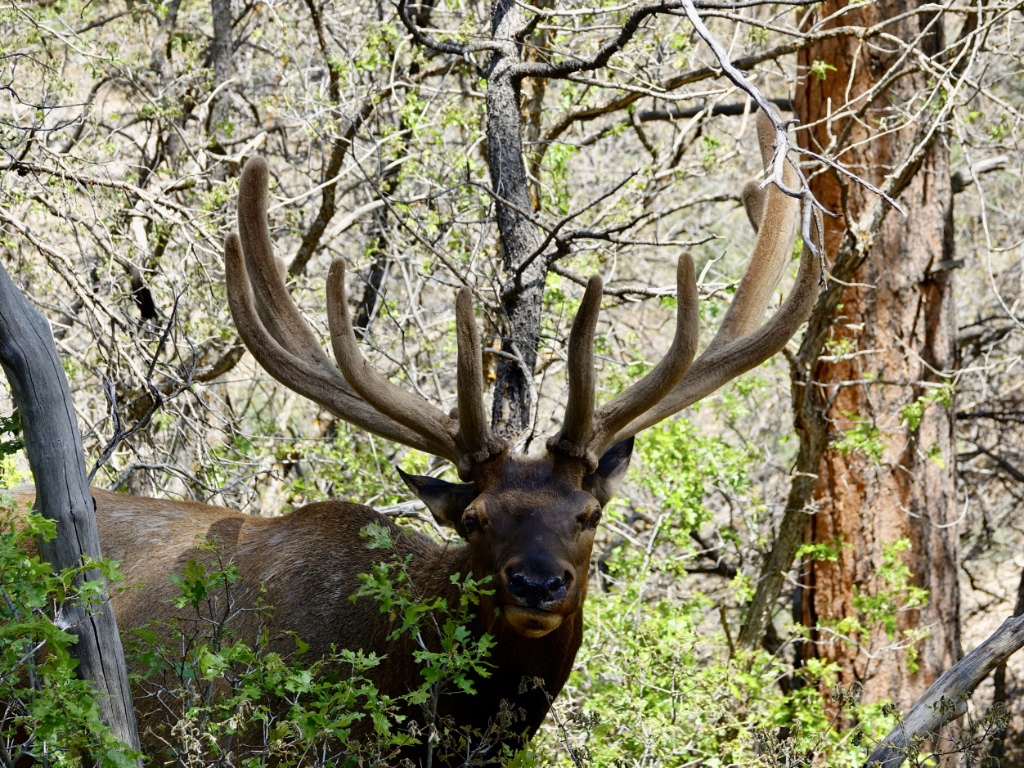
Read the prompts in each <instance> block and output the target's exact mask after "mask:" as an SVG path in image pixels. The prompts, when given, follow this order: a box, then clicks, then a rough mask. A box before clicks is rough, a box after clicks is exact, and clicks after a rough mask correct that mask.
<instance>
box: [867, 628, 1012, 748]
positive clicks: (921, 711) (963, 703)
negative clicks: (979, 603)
mask: <svg viewBox="0 0 1024 768" xmlns="http://www.w3.org/2000/svg"><path fill="white" fill-rule="evenodd" d="M1022 647H1024V616H1016V617H1013V618H1009V619H1007V620H1006V621H1004V622H1003V625H1002V626H1001V627H999V629H998V630H996V632H995V634H993V635H992V636H991V637H989V639H988V640H986V641H985V642H984V643H982V644H981V645H979V646H978V647H977V648H975V649H974V650H973V651H971V652H970V653H969V654H967V655H966V656H964V658H962V659H961V660H960V661H959V662H957V663H956V664H955V665H954V666H953V667H951V668H950V669H948V670H946V671H945V672H944V673H943V675H942V677H940V678H939V679H938V680H936V681H935V682H934V683H933V684H932V687H931V688H929V689H928V690H927V691H925V694H924V696H922V697H921V698H920V699H918V700H917V703H915V704H914V706H913V707H911V709H910V712H909V713H908V714H907V716H906V717H905V718H903V720H901V721H900V722H899V724H897V726H896V727H895V728H893V729H892V731H891V732H890V733H889V735H888V736H886V737H885V738H884V739H883V740H882V743H881V744H879V745H878V746H877V747H875V750H874V751H873V752H872V753H871V756H870V757H869V758H868V759H867V762H866V763H865V764H864V768H870V767H871V766H881V768H899V766H901V765H903V761H904V760H906V759H907V751H908V747H910V745H911V744H913V743H914V742H920V741H925V740H927V739H929V738H931V737H932V736H933V735H934V734H936V733H938V731H939V729H940V728H942V726H944V725H945V724H946V723H948V722H950V721H951V720H955V719H956V718H958V717H960V716H961V715H963V714H964V713H965V712H966V711H967V700H968V699H969V698H970V695H971V693H973V692H974V689H975V688H977V687H978V684H979V683H980V682H981V681H982V680H984V679H985V678H986V677H988V675H989V673H990V672H991V671H992V670H994V669H995V668H996V667H998V666H999V665H1000V664H1002V663H1003V662H1004V661H1006V659H1008V658H1009V657H1010V656H1012V655H1013V654H1015V653H1016V652H1017V651H1019V650H1020V649H1021V648H1022Z"/></svg>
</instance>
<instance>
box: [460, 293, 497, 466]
mask: <svg viewBox="0 0 1024 768" xmlns="http://www.w3.org/2000/svg"><path fill="white" fill-rule="evenodd" d="M455 334H456V338H457V341H458V381H457V384H458V395H459V447H460V448H461V449H462V450H463V451H464V452H465V453H466V454H467V455H466V456H465V457H464V458H466V459H470V460H471V461H472V462H483V461H487V459H489V458H490V457H491V456H492V455H493V454H495V453H498V452H500V451H501V450H502V449H503V448H504V445H505V444H504V441H500V440H496V439H495V438H494V436H493V435H492V434H491V427H490V424H489V423H488V421H487V411H486V409H485V408H484V398H483V391H484V369H483V358H482V356H481V350H480V334H479V332H478V331H477V327H476V320H475V319H474V317H473V295H472V292H471V291H470V290H469V288H463V289H462V290H460V291H459V293H458V296H457V297H456V299H455ZM460 471H462V470H460ZM466 471H468V467H467V468H466Z"/></svg>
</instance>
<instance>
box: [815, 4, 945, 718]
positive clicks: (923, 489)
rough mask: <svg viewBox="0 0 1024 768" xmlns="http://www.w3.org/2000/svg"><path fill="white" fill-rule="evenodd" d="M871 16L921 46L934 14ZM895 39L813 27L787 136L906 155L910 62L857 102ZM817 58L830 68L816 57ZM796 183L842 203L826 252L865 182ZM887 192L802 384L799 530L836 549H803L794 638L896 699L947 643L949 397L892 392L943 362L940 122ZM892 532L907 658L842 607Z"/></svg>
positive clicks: (824, 148)
mask: <svg viewBox="0 0 1024 768" xmlns="http://www.w3.org/2000/svg"><path fill="white" fill-rule="evenodd" d="M918 4H919V3H916V2H912V1H910V2H908V1H907V0H881V2H878V3H874V4H871V5H865V6H859V7H856V8H847V10H846V11H845V13H843V14H842V15H840V16H838V18H837V19H836V20H835V21H834V25H835V26H839V25H843V26H846V25H856V26H862V27H867V26H870V25H873V24H877V23H879V22H880V21H882V20H884V19H891V18H893V17H895V16H898V15H899V14H902V13H906V12H907V11H910V10H912V9H913V8H914V7H915V6H917V5H918ZM845 5H846V3H845V2H837V1H836V0H826V2H824V3H823V4H822V5H820V6H818V7H817V9H816V10H815V11H814V13H816V14H818V15H819V16H818V18H821V17H827V16H831V15H832V14H836V13H837V12H838V11H839V10H840V9H841V8H843V7H844V6H845ZM929 25H930V26H929ZM886 31H887V32H888V33H889V34H890V35H893V36H895V37H898V38H900V39H902V40H906V41H911V40H915V39H917V43H916V45H917V47H918V48H919V49H920V50H921V51H922V52H923V53H925V54H926V55H929V56H932V55H934V54H935V53H936V52H937V51H938V50H939V49H940V48H941V46H942V42H943V35H942V26H941V21H939V20H936V19H935V18H934V17H933V15H931V14H917V15H912V16H908V17H907V18H906V19H903V20H901V21H899V22H896V23H893V24H891V25H889V26H888V27H887V28H886ZM902 54H903V51H902V50H901V48H900V47H899V46H898V45H896V44H894V43H890V42H888V41H885V40H881V39H878V38H875V39H873V40H870V41H859V40H857V39H856V38H852V37H841V38H836V39H832V40H825V41H823V42H822V43H820V44H819V45H816V46H815V47H813V48H810V49H808V50H806V51H805V52H803V53H802V54H801V55H800V65H801V69H802V72H801V74H802V75H804V77H803V78H802V80H801V82H800V84H799V85H798V87H797V91H796V99H795V106H796V112H797V116H798V117H799V119H800V123H801V124H802V125H806V126H809V129H808V130H803V131H800V132H799V134H798V135H799V140H800V141H801V143H802V144H803V145H804V146H809V147H810V148H811V149H813V150H815V151H817V152H819V153H822V152H824V153H828V154H832V152H833V150H829V149H828V148H829V146H830V145H831V144H833V143H834V142H835V141H836V140H837V139H838V140H839V141H840V142H841V145H842V146H845V147H846V150H845V151H844V152H842V153H841V154H839V156H838V159H839V160H840V161H841V162H842V163H843V164H844V165H845V166H846V167H848V168H850V169H851V170H852V171H854V172H855V173H857V174H858V175H860V176H861V177H862V178H865V179H866V180H868V181H870V182H872V183H874V184H875V185H877V186H882V184H883V183H884V179H885V177H886V175H887V174H888V173H890V172H891V171H892V169H893V167H894V165H895V164H896V163H897V162H898V159H899V158H900V157H901V156H906V154H907V150H908V149H909V147H908V146H907V145H908V143H909V142H910V141H911V140H912V136H913V132H914V126H913V125H910V126H909V127H903V128H898V129H895V130H894V129H893V127H894V126H901V125H903V124H904V123H905V122H906V115H907V114H908V113H909V114H913V113H914V111H915V110H917V109H920V108H921V107H922V106H923V102H922V98H923V95H924V94H925V93H927V91H928V89H929V85H930V84H929V82H928V76H927V75H926V74H922V73H920V72H907V73H905V74H903V75H902V76H900V77H898V78H896V79H895V80H894V81H893V82H891V83H890V84H888V85H887V86H885V87H883V88H881V89H880V91H879V92H878V94H877V95H876V97H875V98H874V100H873V101H871V102H870V103H867V99H865V98H864V97H865V94H867V93H868V92H869V91H870V90H871V89H872V88H875V87H877V86H878V84H879V83H880V82H882V81H883V80H884V79H885V78H888V77H889V76H890V75H892V74H893V72H895V71H897V70H895V69H894V68H896V67H904V68H905V67H907V65H908V64H913V63H914V57H913V56H909V57H903V56H902ZM901 57H902V58H905V60H904V61H903V62H902V63H901V62H900V59H901ZM814 62H819V64H817V65H814ZM822 62H823V63H824V64H825V65H828V67H835V70H832V69H830V68H823V67H821V64H820V63H822ZM812 65H813V66H812ZM815 72H824V74H825V78H824V79H820V78H819V77H818V76H817V75H816V74H815ZM847 99H849V109H850V110H853V111H854V112H857V113H859V114H858V115H857V117H856V118H855V119H854V120H853V122H852V124H851V118H850V117H849V116H848V114H847V115H843V114H837V113H839V112H841V111H842V112H845V111H846V110H843V109H842V108H843V105H845V104H846V102H847ZM928 108H931V107H928ZM830 112H831V114H832V115H835V117H830ZM844 131H848V136H846V137H844V136H843V134H844ZM812 188H813V190H814V193H815V194H816V195H817V197H818V199H819V200H821V201H822V203H824V205H825V206H826V207H827V208H829V209H830V210H832V211H845V212H846V217H845V218H841V219H831V220H826V232H825V241H826V248H827V252H828V253H833V254H834V253H835V252H836V249H837V246H838V243H839V241H840V239H841V238H842V236H843V232H844V229H845V227H846V226H847V222H849V221H855V220H856V219H857V217H858V216H859V215H860V214H861V212H862V211H863V210H864V207H865V205H866V204H867V203H868V201H869V199H870V196H871V194H872V193H871V192H868V191H866V190H865V189H864V188H863V187H860V186H859V185H856V184H852V183H848V182H847V180H846V179H843V178H840V177H839V176H838V175H837V174H835V173H833V172H825V173H822V174H820V175H818V176H817V177H816V178H815V179H814V180H813V182H812ZM899 201H900V203H901V204H902V205H903V206H904V207H905V208H906V209H907V211H908V213H909V216H907V217H906V218H904V217H902V216H900V215H898V214H895V213H891V214H890V215H889V216H888V217H887V218H886V219H885V222H884V224H883V226H882V229H881V231H880V232H878V233H877V234H876V235H875V236H874V238H873V239H870V238H866V239H865V240H864V241H863V242H864V247H866V248H868V249H869V253H868V256H867V259H866V260H865V262H864V263H863V265H862V266H861V267H860V269H859V270H858V271H857V272H856V274H855V277H854V279H853V281H852V283H851V285H849V287H847V288H846V290H845V292H844V294H843V297H842V303H841V304H840V305H839V308H838V309H837V315H836V322H835V323H834V324H833V326H832V330H831V335H830V340H829V342H828V347H829V351H831V353H832V354H831V355H830V354H829V351H826V355H825V356H824V358H823V360H822V362H820V363H819V365H818V367H817V369H816V370H815V379H816V381H817V382H818V383H819V385H820V387H819V391H818V396H820V397H822V398H823V402H827V399H828V398H832V401H831V403H830V404H829V406H828V408H827V409H826V414H827V420H828V424H827V436H828V441H829V442H828V447H827V448H826V450H825V452H824V455H823V457H822V460H821V462H820V464H819V469H818V478H817V481H816V484H815V489H814V497H815V505H814V510H815V512H814V514H812V515H810V516H809V518H808V527H807V532H806V539H805V541H807V542H809V543H815V544H828V545H833V546H837V547H838V558H837V559H835V560H834V561H829V560H817V561H808V562H806V563H805V567H804V570H803V574H804V578H803V582H804V585H805V586H806V587H807V589H805V590H804V592H803V621H804V623H805V624H806V625H807V626H809V627H812V628H814V629H813V639H814V640H815V642H814V643H808V644H805V653H807V654H809V655H815V656H817V657H819V658H821V659H824V660H827V661H833V662H836V663H838V665H839V668H840V670H841V671H840V681H841V682H842V683H843V684H844V685H849V684H850V683H853V682H854V681H859V682H860V683H862V684H863V685H864V697H863V700H864V701H880V700H885V699H889V700H892V701H893V702H894V703H896V704H897V705H899V706H900V707H904V708H905V707H907V706H909V705H910V704H912V703H913V702H914V701H915V700H916V699H917V698H918V697H919V696H920V695H921V694H923V693H924V691H925V690H926V689H927V688H928V686H929V685H931V683H933V682H934V681H935V680H936V678H938V676H939V675H940V674H941V673H942V672H943V671H944V670H946V669H948V668H949V667H951V666H952V665H953V664H954V663H955V661H956V660H957V659H958V658H959V657H960V654H961V651H960V637H959V591H958V587H957V575H958V560H957V526H956V524H955V522H956V519H957V510H956V494H955V491H956V487H955V481H954V462H955V457H956V452H955V442H954V432H953V426H954V425H953V414H954V410H953V409H952V408H951V407H949V406H947V405H944V404H943V403H941V402H935V403H932V404H929V405H927V406H926V407H925V408H924V411H923V413H922V414H921V417H920V423H919V424H917V425H914V424H912V423H911V424H908V423H907V422H906V420H905V419H904V418H903V413H904V409H905V408H906V407H907V406H909V405H911V404H913V403H915V401H918V400H919V398H921V397H922V396H924V395H928V394H929V393H934V392H935V387H934V386H929V385H938V384H942V383H944V382H946V381H948V379H947V378H946V377H945V376H944V375H943V374H945V373H948V372H950V371H952V370H953V369H954V368H955V366H956V319H955V307H954V299H953V273H952V272H951V271H948V267H949V264H948V262H949V261H950V260H951V254H952V249H953V243H952V189H951V186H950V177H949V156H948V148H947V146H946V144H945V142H944V141H943V137H942V136H939V137H938V138H937V139H936V140H935V141H933V142H932V145H931V147H930V149H929V150H928V152H927V153H926V154H925V155H924V159H923V161H922V164H921V167H920V169H919V170H918V171H917V173H916V175H915V177H914V179H913V180H912V181H911V182H910V184H909V186H907V188H906V189H905V190H904V191H903V193H902V194H901V195H900V198H899ZM875 429H877V439H875V438H874V436H873V433H874V430H875ZM856 437H863V438H867V442H868V443H869V444H873V445H874V446H876V447H877V448H878V449H879V450H880V453H879V454H878V455H877V456H876V457H872V456H871V455H870V447H871V446H870V445H869V446H868V448H869V450H867V451H866V450H864V449H863V446H862V447H861V448H860V449H854V450H850V449H851V448H852V447H853V446H852V445H851V442H852V441H853V440H854V439H855V438H856ZM900 539H908V540H909V541H910V543H911V545H912V549H910V550H908V551H904V552H902V553H901V557H902V560H903V562H904V563H905V564H906V565H907V566H908V567H909V569H910V571H911V572H912V573H913V583H914V584H915V585H917V586H919V587H921V588H923V589H925V590H927V591H928V603H927V605H926V606H924V607H920V608H914V609H910V610H903V611H901V612H900V613H899V614H898V619H897V624H896V626H897V628H898V630H900V631H902V632H911V633H912V632H914V631H916V630H922V631H928V635H927V637H925V638H923V639H920V640H918V641H917V642H914V643H913V648H915V649H916V650H917V652H918V653H919V656H918V658H917V661H916V664H917V665H919V666H918V668H917V669H916V671H915V670H914V666H915V664H914V662H913V660H912V657H911V656H910V655H908V653H907V651H906V649H899V648H893V647H891V646H892V645H893V640H892V639H890V637H889V636H888V635H887V633H886V632H885V631H884V629H882V627H881V626H880V623H879V622H869V621H868V617H867V616H866V615H865V612H864V607H863V605H861V606H860V610H858V606H857V604H856V600H857V596H858V595H861V596H863V595H871V596H874V595H878V594H879V593H880V592H883V591H885V590H886V589H887V587H886V585H885V584H884V582H883V580H882V578H881V577H880V571H882V570H883V553H884V549H885V546H886V545H889V544H892V543H893V542H896V541H897V540H900ZM854 616H856V617H859V618H860V619H861V621H862V622H864V623H865V626H866V631H864V632H856V631H855V632H853V633H852V636H851V637H850V640H853V641H854V642H853V643H851V642H849V641H848V640H846V639H844V638H841V637H839V636H837V633H835V632H833V631H831V630H830V629H829V625H830V624H831V623H832V622H835V621H837V620H839V619H842V618H844V617H854ZM901 639H902V640H903V641H904V644H906V638H901V637H900V636H899V634H897V637H896V638H895V641H896V642H900V641H901Z"/></svg>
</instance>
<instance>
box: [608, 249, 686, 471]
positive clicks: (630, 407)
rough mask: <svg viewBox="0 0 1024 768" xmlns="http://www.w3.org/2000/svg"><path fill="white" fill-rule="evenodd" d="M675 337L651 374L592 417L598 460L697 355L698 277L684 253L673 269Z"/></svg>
mask: <svg viewBox="0 0 1024 768" xmlns="http://www.w3.org/2000/svg"><path fill="white" fill-rule="evenodd" d="M676 287H677V294H676V295H677V296H678V304H677V307H676V333H675V337H674V338H673V339H672V346H671V347H669V350H668V352H666V353H665V357H663V358H662V359H661V362H659V363H658V364H657V365H656V366H655V367H654V369H653V370H651V371H650V372H649V373H648V374H647V375H646V376H644V377H643V378H642V379H640V380H639V381H637V382H636V383H634V384H633V385H632V386H630V387H629V388H628V389H626V390H625V391H623V392H620V393H619V394H618V395H616V396H615V397H614V398H612V399H611V400H610V401H609V402H608V403H606V404H605V405H604V406H603V407H602V408H601V410H600V411H598V412H597V415H596V416H595V417H594V421H595V423H596V427H595V434H594V437H593V439H592V449H593V451H594V453H595V454H596V455H597V456H600V455H601V454H603V453H604V451H605V450H607V449H608V448H609V447H611V446H612V445H614V444H615V443H616V442H618V439H615V438H614V437H613V436H614V435H616V433H618V431H619V430H620V429H622V427H624V426H626V424H628V423H630V422H631V421H633V419H635V418H637V417H638V416H640V415H641V414H643V412H644V411H646V410H647V409H648V408H650V407H651V406H652V405H655V404H656V403H658V402H659V401H660V400H661V399H662V398H663V397H665V395H667V394H668V393H669V392H671V391H672V388H673V387H675V386H676V384H677V383H678V382H679V380H680V379H681V378H682V377H683V376H684V375H685V374H686V371H687V370H688V369H689V367H690V363H692V362H693V357H694V355H695V354H696V353H697V339H698V335H699V334H698V331H699V326H700V317H699V313H698V298H697V277H696V273H695V271H694V268H693V259H692V258H691V257H690V254H688V253H684V254H682V255H681V256H680V257H679V262H678V263H677V265H676ZM609 438H611V439H609Z"/></svg>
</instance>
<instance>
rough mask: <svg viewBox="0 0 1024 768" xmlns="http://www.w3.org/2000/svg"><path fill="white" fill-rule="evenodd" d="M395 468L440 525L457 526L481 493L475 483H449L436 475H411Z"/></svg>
mask: <svg viewBox="0 0 1024 768" xmlns="http://www.w3.org/2000/svg"><path fill="white" fill-rule="evenodd" d="M395 469H397V470H398V474H399V475H400V476H401V478H402V480H404V481H405V484H406V485H407V486H409V490H410V491H412V492H413V493H415V494H416V495H417V496H419V498H420V501H422V502H423V503H424V504H426V505H427V509H429V510H430V514H432V515H433V516H434V519H435V520H437V523H438V525H444V526H447V527H449V528H456V527H457V525H458V523H459V521H461V520H462V513H463V512H465V511H466V507H468V506H469V505H470V503H472V501H473V499H475V498H476V497H477V496H478V495H479V493H478V491H477V489H476V485H475V484H474V483H449V482H447V481H445V480H438V479H437V478H436V477H426V476H425V475H410V474H409V473H408V472H403V471H402V470H401V469H399V468H398V467H395Z"/></svg>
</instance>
